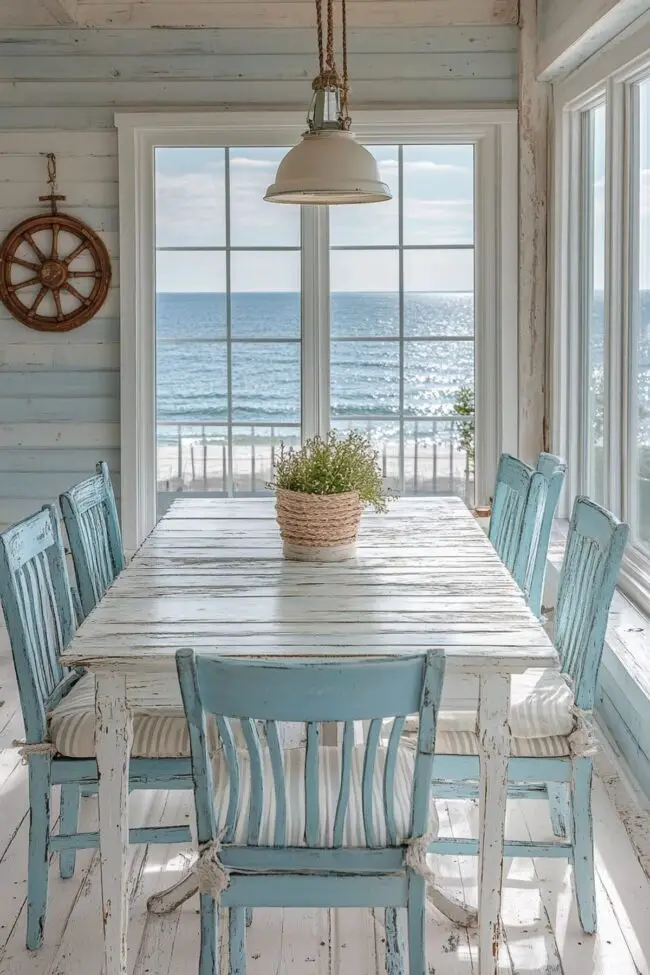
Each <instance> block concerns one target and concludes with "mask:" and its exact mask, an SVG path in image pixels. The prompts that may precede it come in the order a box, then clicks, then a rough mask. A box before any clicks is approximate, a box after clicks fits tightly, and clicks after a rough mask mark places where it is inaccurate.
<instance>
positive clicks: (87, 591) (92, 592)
mask: <svg viewBox="0 0 650 975" xmlns="http://www.w3.org/2000/svg"><path fill="white" fill-rule="evenodd" d="M59 502H60V505H61V512H62V514H63V520H64V522H65V527H66V532H67V535H68V541H69V542H70V551H71V552H72V561H73V563H74V569H75V576H76V579H77V588H78V590H79V599H80V601H81V608H82V612H83V615H84V617H86V616H87V615H88V613H90V611H91V610H92V609H94V607H95V606H96V605H97V603H98V602H99V601H100V599H101V598H102V596H103V595H104V593H105V592H106V590H107V589H108V587H109V586H110V585H111V583H112V582H113V581H114V579H115V578H116V577H117V576H118V575H119V574H120V572H121V571H122V569H123V568H124V549H123V547H122V536H121V533H120V523H119V519H118V516H117V506H116V504H115V494H114V493H113V486H112V484H111V479H110V475H109V472H108V466H107V465H106V464H105V463H104V461H101V462H100V463H99V464H97V473H96V474H95V475H94V476H93V477H89V478H87V479H86V480H85V481H81V482H80V483H79V484H76V485H75V486H74V487H72V488H70V490H69V491H66V492H65V493H64V494H62V495H61V497H60V499H59Z"/></svg>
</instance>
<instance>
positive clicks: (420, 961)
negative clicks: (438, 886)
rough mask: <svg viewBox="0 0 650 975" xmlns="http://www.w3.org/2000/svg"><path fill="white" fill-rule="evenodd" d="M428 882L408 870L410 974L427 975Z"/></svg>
mask: <svg viewBox="0 0 650 975" xmlns="http://www.w3.org/2000/svg"><path fill="white" fill-rule="evenodd" d="M426 909H427V908H426V883H425V880H424V877H421V876H420V875H419V874H417V873H414V871H413V870H409V872H408V906H407V916H408V939H409V975H427V942H426V923H425V922H426Z"/></svg>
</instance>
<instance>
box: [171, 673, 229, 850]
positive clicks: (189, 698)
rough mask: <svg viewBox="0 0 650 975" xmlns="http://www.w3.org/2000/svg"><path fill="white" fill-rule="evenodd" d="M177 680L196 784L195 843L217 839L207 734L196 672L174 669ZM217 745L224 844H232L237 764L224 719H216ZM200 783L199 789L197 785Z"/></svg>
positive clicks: (227, 724) (227, 723)
mask: <svg viewBox="0 0 650 975" xmlns="http://www.w3.org/2000/svg"><path fill="white" fill-rule="evenodd" d="M177 669H178V679H179V683H180V688H181V694H182V695H183V703H184V706H185V713H186V715H187V726H188V730H189V737H190V748H191V752H192V775H193V777H194V781H195V783H196V784H197V788H195V790H194V807H195V811H196V831H197V835H198V838H199V843H205V842H207V840H208V839H216V838H217V829H216V819H215V812H214V803H213V801H212V796H213V785H212V781H213V780H212V762H211V761H210V753H209V749H208V734H207V723H206V715H205V712H204V711H203V708H202V707H201V700H200V697H199V693H198V690H199V689H198V684H197V675H196V669H195V668H192V667H183V668H181V667H178V668H177ZM217 725H218V728H219V735H220V737H221V746H222V749H223V753H224V755H225V757H226V760H227V762H228V772H229V777H228V784H229V795H228V814H227V819H226V823H227V826H226V832H225V834H224V837H223V839H224V842H226V843H232V841H233V839H234V823H235V821H236V814H237V807H238V805H239V778H238V772H239V764H238V762H237V757H236V751H235V742H234V739H233V736H232V731H231V729H230V724H229V722H228V721H227V720H225V719H224V718H220V717H217ZM199 783H200V788H198V785H199Z"/></svg>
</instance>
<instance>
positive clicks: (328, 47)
mask: <svg viewBox="0 0 650 975" xmlns="http://www.w3.org/2000/svg"><path fill="white" fill-rule="evenodd" d="M315 2H316V33H317V37H318V66H319V73H318V75H317V77H316V78H314V80H313V82H312V88H313V90H314V91H321V90H323V89H327V88H338V89H339V91H340V92H341V118H340V124H341V127H342V128H343V129H348V128H349V127H350V118H349V116H348V93H349V84H348V38H347V9H346V0H341V29H342V52H343V77H341V75H340V74H339V72H338V70H337V67H336V56H335V53H334V0H327V13H326V17H327V40H326V42H325V43H324V40H325V39H324V33H325V32H324V29H323V0H315Z"/></svg>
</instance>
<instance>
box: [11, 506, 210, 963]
mask: <svg viewBox="0 0 650 975" xmlns="http://www.w3.org/2000/svg"><path fill="white" fill-rule="evenodd" d="M0 599H1V601H2V608H3V611H4V616H5V620H6V623H7V629H8V632H9V638H10V642H11V650H12V655H13V660H14V667H15V670H16V677H17V681H18V690H19V694H20V703H21V707H22V713H23V720H24V724H25V732H26V735H25V745H24V746H23V754H24V755H25V757H26V759H27V762H28V766H29V805H30V828H29V851H28V857H29V859H28V869H27V947H28V948H30V949H34V948H38V947H39V946H40V944H41V941H42V937H43V928H44V925H45V916H46V907H47V885H48V865H49V860H50V855H51V854H52V853H57V852H58V853H59V854H60V871H61V876H62V877H70V876H72V874H73V873H74V866H75V850H78V849H85V848H91V847H96V846H97V845H98V834H97V833H96V832H87V833H79V832H77V828H78V826H77V823H78V812H79V799H80V794H81V793H82V792H84V793H85V792H92V791H96V789H97V785H98V778H97V763H96V761H95V760H94V758H93V757H92V756H93V755H94V730H93V729H94V678H93V677H92V676H90V675H88V676H81V675H80V674H79V673H78V672H70V671H65V670H64V669H63V668H62V666H61V663H60V660H59V655H60V653H61V651H62V650H63V649H65V647H66V646H67V645H68V643H69V642H70V640H71V639H72V636H73V634H74V631H75V618H74V610H73V605H72V599H71V596H70V587H69V580H68V573H67V568H66V561H65V552H64V549H63V543H62V540H61V533H60V529H59V521H58V515H57V512H56V509H55V508H54V507H52V506H48V507H46V508H43V510H42V511H40V512H38V513H37V514H34V515H31V516H30V517H29V518H26V519H25V520H24V521H21V522H19V523H18V524H17V525H14V526H13V527H12V528H10V529H8V530H7V531H6V532H4V533H3V534H2V535H0ZM171 683H172V682H170V684H171ZM154 696H155V695H154ZM164 696H165V695H163V697H164ZM174 697H175V698H176V700H177V705H178V708H177V712H176V714H175V715H171V714H169V713H168V717H167V720H166V721H164V720H163V722H162V724H161V723H160V722H161V720H162V719H161V718H160V717H154V716H153V714H152V711H151V707H149V708H147V701H146V700H143V701H142V704H143V711H142V712H140V711H138V710H137V707H136V710H135V711H134V744H133V755H136V756H137V755H140V756H142V757H135V758H132V760H131V767H130V773H131V783H130V784H131V788H132V789H155V788H165V789H191V788H192V783H191V769H190V761H189V740H188V736H187V724H186V722H185V714H184V711H183V707H182V703H181V700H180V692H179V689H178V685H177V682H176V681H173V687H170V689H169V693H168V694H167V698H168V701H167V705H168V704H169V700H170V699H172V698H174ZM152 703H153V701H150V702H149V705H151V704H152ZM152 722H157V724H156V725H155V731H156V734H155V736H154V735H153V734H152V729H153V724H152ZM149 743H151V747H150V746H149ZM151 748H153V751H154V755H155V756H157V755H158V754H160V753H164V752H165V750H166V751H167V752H168V753H169V754H171V755H173V756H176V755H185V757H167V758H160V757H151V756H150V755H149V752H150V750H151ZM55 785H59V786H61V807H60V819H59V832H58V834H57V835H52V833H51V826H50V804H51V792H52V787H53V786H55ZM189 840H190V831H189V828H188V826H187V825H183V826H178V827H155V828H154V827H152V828H144V829H132V830H131V842H134V843H151V842H164V843H182V842H188V841H189ZM98 922H99V919H98Z"/></svg>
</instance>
